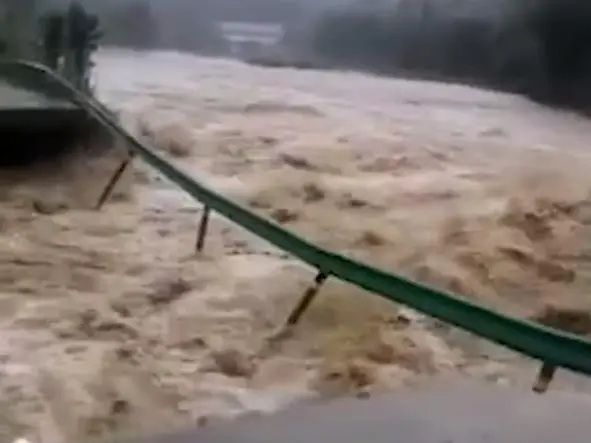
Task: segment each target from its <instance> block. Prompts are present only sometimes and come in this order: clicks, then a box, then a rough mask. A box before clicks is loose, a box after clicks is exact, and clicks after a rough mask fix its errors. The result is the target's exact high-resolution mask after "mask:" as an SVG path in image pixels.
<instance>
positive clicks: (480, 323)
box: [0, 61, 591, 392]
mask: <svg viewBox="0 0 591 443" xmlns="http://www.w3.org/2000/svg"><path fill="white" fill-rule="evenodd" d="M0 78H2V79H4V80H6V81H8V82H10V83H13V84H17V85H20V86H22V87H26V88H29V89H32V90H35V91H40V92H43V93H45V94H46V95H48V96H51V97H56V98H61V99H67V100H70V101H72V102H73V103H75V104H76V105H78V106H80V107H81V108H82V109H84V110H86V111H87V112H88V113H89V114H90V115H91V116H92V117H93V118H95V119H96V120H97V121H98V122H99V123H101V124H102V125H103V126H104V127H105V128H106V129H107V130H109V131H110V132H111V133H112V134H113V135H114V136H116V137H118V138H120V139H121V140H123V142H124V143H125V145H126V146H127V147H128V149H129V156H128V158H126V159H125V160H124V161H123V163H122V164H121V165H120V167H119V168H118V169H117V171H115V173H114V175H113V177H112V179H111V180H110V182H109V183H108V184H107V186H106V188H105V191H104V192H103V194H102V195H101V197H100V199H99V202H98V205H97V207H98V208H100V207H101V206H102V205H103V204H104V203H105V202H106V201H107V199H108V197H109V194H110V192H111V190H112V188H113V186H114V184H115V182H116V181H117V180H118V178H119V176H120V175H121V173H122V172H123V171H124V170H125V168H126V167H127V165H128V164H129V163H130V162H131V160H132V159H133V158H135V157H138V158H140V159H141V160H143V161H144V162H145V163H147V164H148V165H149V166H151V167H153V168H154V169H156V170H157V171H158V172H159V173H160V174H162V175H163V176H165V177H166V178H167V179H169V180H170V181H172V182H173V183H175V184H176V185H177V186H179V187H180V188H181V189H183V190H184V191H185V192H187V193H188V194H189V195H191V196H192V197H193V198H195V199H196V200H198V201H200V202H201V203H202V204H203V205H204V210H203V212H202V217H201V222H200V224H199V228H198V238H197V244H196V246H197V249H198V250H201V249H202V248H203V247H204V242H205V236H206V233H207V226H208V222H209V217H210V214H211V211H215V212H217V213H219V214H221V215H223V216H224V217H226V218H227V219H229V220H231V221H232V222H234V223H236V224H238V225H240V226H241V227H242V228H244V229H246V230H248V231H250V232H252V233H253V234H255V235H257V236H259V237H261V238H263V239H265V240H266V241H268V242H269V243H271V244H273V245H274V246H276V247H278V248H280V249H282V250H284V251H285V252H288V253H290V254H291V255H293V256H295V257H297V258H298V259H300V260H302V261H303V262H305V263H307V264H308V265H310V266H311V267H313V268H315V269H316V270H317V275H316V278H315V280H314V282H313V284H312V285H311V286H310V287H309V288H308V290H307V291H306V292H305V293H304V295H303V297H302V298H301V300H300V301H299V303H298V305H297V306H296V307H295V309H294V310H293V312H292V314H291V315H290V316H289V318H288V319H287V325H286V326H287V327H291V326H293V325H295V324H296V323H297V322H298V320H299V318H300V317H301V316H302V315H303V313H304V312H305V310H306V309H307V308H308V306H309V305H310V304H311V303H312V301H313V299H314V297H315V296H316V295H317V293H318V291H319V290H320V289H321V286H322V284H323V283H324V282H325V281H326V280H327V279H328V278H336V279H339V280H342V281H345V282H348V283H350V284H353V285H356V286H358V287H360V288H363V289H365V290H367V291H369V292H372V293H374V294H376V295H378V296H380V297H383V298H385V299H387V300H390V301H392V302H396V303H400V304H403V305H406V306H409V307H411V308H413V309H416V310H417V311H420V312H422V313H424V314H427V315H429V316H432V317H435V318H437V319H439V320H442V321H444V322H447V323H450V324H452V325H454V326H457V327H459V328H461V329H464V330H466V331H468V332H471V333H473V334H476V335H478V336H480V337H483V338H486V339H488V340H490V341H493V342H495V343H498V344H500V345H503V346H505V347H507V348H510V349H512V350H515V351H518V352H520V353H522V354H525V355H527V356H529V357H531V358H534V359H538V360H540V361H541V362H542V368H541V370H540V372H539V374H538V379H537V381H536V384H535V385H534V390H536V391H537V392H544V391H545V390H546V389H547V387H548V384H549V383H550V381H551V379H552V377H553V375H554V372H555V370H556V367H563V368H567V369H570V370H573V371H576V372H579V373H583V374H587V375H591V342H589V341H587V340H585V339H584V338H583V337H581V336H578V335H575V334H571V333H568V332H564V331H560V330H556V329H552V328H548V327H545V326H542V325H539V324H537V323H534V322H530V321H526V320H522V319H518V318H515V317H512V316H509V315H505V314H501V313H499V312H496V311H494V310H492V309H489V308H487V307H484V306H482V305H480V304H478V303H475V302H473V301H470V300H466V299H463V298H461V297H459V296H456V295H454V294H451V293H449V292H445V291H441V290H438V289H434V288H432V287H429V286H427V285H423V284H419V283H416V282H413V281H411V280H408V279H406V278H403V277H401V276H398V275H395V274H391V273H387V272H384V271H382V270H379V269H377V268H374V267H372V266H369V265H367V264H364V263H361V262H359V261H356V260H353V259H350V258H346V257H343V256H341V255H339V254H336V253H334V252H331V251H328V250H325V249H323V248H320V247H318V246H316V245H314V244H312V243H310V242H308V241H307V240H305V239H303V238H302V237H300V236H298V235H296V234H294V233H292V232H290V231H288V230H286V229H284V228H283V227H281V226H279V225H278V224H276V223H274V222H272V221H270V220H267V219H266V218H264V217H261V216H259V215H257V214H255V213H253V212H251V211H249V210H248V209H246V208H244V207H242V206H240V205H238V204H237V203H235V202H233V201H231V200H230V199H228V198H226V197H224V196H223V195H221V194H219V193H217V192H216V191H214V190H213V189H211V188H209V187H208V186H206V185H205V184H203V183H201V182H200V181H198V180H196V179H195V178H193V177H191V176H190V175H189V174H187V173H186V172H183V171H182V170H181V169H180V168H178V167H177V166H175V165H173V164H172V163H171V162H169V161H168V160H166V159H165V158H164V157H163V156H161V155H159V154H158V153H157V152H156V151H155V150H154V149H153V148H151V147H149V146H146V144H145V143H143V142H140V141H139V140H138V139H137V138H136V137H134V136H133V135H131V134H130V133H129V132H127V131H126V130H125V129H124V128H123V127H122V126H121V125H120V124H119V123H118V121H117V120H116V118H115V117H113V115H112V113H111V112H109V111H108V110H107V108H106V107H105V106H103V105H102V104H101V103H100V102H98V101H97V100H96V99H95V98H93V97H89V96H87V95H85V94H83V93H82V92H80V91H78V90H77V89H76V88H74V87H73V86H72V85H70V84H69V83H68V82H66V81H65V80H64V79H62V78H60V77H59V76H57V75H56V74H55V73H53V72H52V71H50V70H48V69H47V68H45V67H44V66H42V65H38V64H34V63H29V62H21V61H14V62H1V63H0Z"/></svg>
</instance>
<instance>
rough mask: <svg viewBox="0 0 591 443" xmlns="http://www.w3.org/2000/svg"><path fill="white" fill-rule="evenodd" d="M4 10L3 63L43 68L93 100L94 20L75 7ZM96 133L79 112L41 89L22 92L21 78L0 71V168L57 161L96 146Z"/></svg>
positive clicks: (20, 2) (19, 0) (11, 4)
mask: <svg viewBox="0 0 591 443" xmlns="http://www.w3.org/2000/svg"><path fill="white" fill-rule="evenodd" d="M3 7H4V9H3V10H1V11H0V19H1V20H2V21H3V27H2V29H3V31H4V32H3V34H2V35H1V36H0V50H1V51H2V56H3V58H4V59H8V60H14V59H20V60H27V61H34V62H38V63H42V64H44V65H46V66H47V67H49V68H50V69H52V70H53V71H55V72H57V73H58V74H60V75H61V76H62V77H63V78H65V79H67V80H68V81H69V82H70V83H72V84H73V85H75V86H76V87H77V88H78V89H80V90H82V91H84V92H86V93H88V94H92V81H91V74H92V68H93V65H92V60H91V58H92V54H93V53H94V51H95V50H96V49H97V47H98V41H99V38H100V30H99V23H98V19H97V18H96V17H95V16H93V15H91V14H89V13H87V12H86V11H85V10H84V8H83V7H82V6H81V5H80V4H78V3H77V2H72V3H70V5H69V7H68V8H67V9H64V10H45V11H42V10H41V6H40V5H39V3H38V2H36V1H35V0H8V1H5V2H4V4H3ZM99 132H100V131H99V128H98V126H97V125H95V124H94V122H93V121H92V120H91V119H90V118H89V116H88V115H87V114H86V113H85V112H84V111H83V110H82V109H79V108H78V107H76V106H75V105H74V104H72V103H70V102H69V101H68V100H65V99H64V98H63V97H60V96H59V94H56V93H55V92H52V91H45V90H44V86H43V85H39V88H38V90H35V91H33V90H31V89H29V88H25V87H23V82H22V78H19V76H15V75H14V74H12V73H10V72H8V71H7V70H6V69H2V67H0V137H2V141H3V143H2V151H1V153H0V166H3V167H15V166H27V165H30V164H31V163H36V162H38V161H40V160H43V161H50V160H57V159H59V158H61V157H63V156H64V155H65V154H68V153H70V152H71V151H72V150H74V149H78V148H85V147H89V146H91V145H96V144H97V143H96V141H95V140H93V139H96V137H97V136H98V135H99ZM105 147H107V145H105Z"/></svg>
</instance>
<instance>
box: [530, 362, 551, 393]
mask: <svg viewBox="0 0 591 443" xmlns="http://www.w3.org/2000/svg"><path fill="white" fill-rule="evenodd" d="M554 374H556V366H553V365H551V364H549V363H544V364H543V365H542V367H541V368H540V371H539V372H538V378H537V379H536V381H535V383H534V386H533V388H532V389H533V391H534V392H536V393H537V394H543V393H545V392H546V391H547V390H548V387H549V386H550V383H551V382H552V379H553V378H554Z"/></svg>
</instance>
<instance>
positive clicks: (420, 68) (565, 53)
mask: <svg viewBox="0 0 591 443" xmlns="http://www.w3.org/2000/svg"><path fill="white" fill-rule="evenodd" d="M440 5H442V3H441V2H434V1H431V2H430V1H429V0H427V1H425V2H423V3H419V1H413V2H410V1H409V2H402V3H399V4H398V6H397V7H394V6H389V7H388V8H386V9H382V10H380V11H377V10H374V11H373V12H371V11H370V12H368V10H367V8H364V7H363V5H360V7H359V8H357V9H355V8H351V9H350V10H348V11H345V12H343V11H339V12H330V13H328V14H326V15H325V16H324V17H323V18H322V19H321V20H320V21H319V22H318V24H317V26H316V28H315V32H314V38H313V46H314V50H315V51H316V52H317V53H318V54H320V55H322V56H323V57H324V58H325V59H327V60H330V61H331V62H332V63H333V64H335V65H340V66H351V67H356V68H365V69H369V70H373V71H378V72H382V73H387V74H404V75H413V76H420V77H428V78H442V79H449V80H455V81H461V82H471V83H477V84H481V85H486V86H489V87H494V88H499V89H503V90H508V91H514V92H521V93H524V94H526V95H528V96H530V97H532V98H535V99H538V100H543V101H545V102H548V103H555V104H565V105H576V106H585V105H587V104H591V93H590V92H587V91H591V2H589V1H588V0H534V1H531V2H529V3H526V1H525V0H522V1H521V2H514V3H513V4H512V8H511V10H501V9H500V8H499V10H498V11H489V12H488V13H486V14H485V13H483V12H480V13H476V12H475V11H471V12H469V13H468V12H462V11H453V10H452V11H451V12H450V11H449V9H450V8H448V9H445V8H444V6H445V5H443V6H441V7H440ZM489 9H490V8H489Z"/></svg>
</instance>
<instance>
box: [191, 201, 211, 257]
mask: <svg viewBox="0 0 591 443" xmlns="http://www.w3.org/2000/svg"><path fill="white" fill-rule="evenodd" d="M210 215H211V209H210V208H209V206H205V207H204V208H203V212H202V213H201V220H200V221H199V228H198V229H197V241H196V243H195V249H196V251H197V252H201V251H203V247H204V246H205V236H206V235H207V228H208V226H209V216H210Z"/></svg>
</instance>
